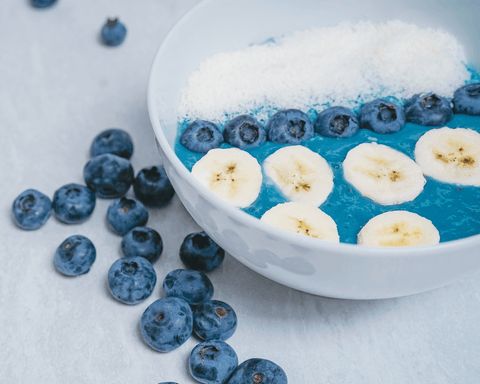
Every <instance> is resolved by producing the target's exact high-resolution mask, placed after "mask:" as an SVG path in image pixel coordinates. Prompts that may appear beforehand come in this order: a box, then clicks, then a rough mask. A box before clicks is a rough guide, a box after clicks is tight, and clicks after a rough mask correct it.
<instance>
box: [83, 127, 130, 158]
mask: <svg viewBox="0 0 480 384" xmlns="http://www.w3.org/2000/svg"><path fill="white" fill-rule="evenodd" d="M104 153H111V154H112V155H117V156H120V157H123V158H124V159H127V160H129V159H130V158H131V157H132V155H133V142H132V138H131V137H130V135H129V134H128V133H127V132H125V131H123V130H121V129H118V128H111V129H107V130H106V131H103V132H101V133H99V134H98V135H97V136H95V138H94V139H93V142H92V146H91V147H90V156H91V157H95V156H98V155H103V154H104Z"/></svg>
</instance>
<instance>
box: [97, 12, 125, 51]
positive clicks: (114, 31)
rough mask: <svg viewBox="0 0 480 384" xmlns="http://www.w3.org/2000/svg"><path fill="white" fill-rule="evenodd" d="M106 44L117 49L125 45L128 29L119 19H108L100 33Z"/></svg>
mask: <svg viewBox="0 0 480 384" xmlns="http://www.w3.org/2000/svg"><path fill="white" fill-rule="evenodd" d="M100 35H101V36H102V41H103V42H104V44H106V45H108V46H110V47H116V46H117V45H120V44H122V43H123V40H125V36H126V35H127V28H125V25H123V24H122V23H121V22H119V21H118V19H117V18H115V19H113V20H111V19H108V20H107V22H106V23H105V25H104V26H103V27H102V30H101V32H100Z"/></svg>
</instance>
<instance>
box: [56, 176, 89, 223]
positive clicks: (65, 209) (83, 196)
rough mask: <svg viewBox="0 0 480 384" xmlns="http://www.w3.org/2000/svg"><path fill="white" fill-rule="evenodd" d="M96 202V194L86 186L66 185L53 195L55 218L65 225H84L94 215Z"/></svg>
mask: <svg viewBox="0 0 480 384" xmlns="http://www.w3.org/2000/svg"><path fill="white" fill-rule="evenodd" d="M95 200H96V198H95V193H93V192H92V191H91V190H90V189H89V188H87V187H85V186H84V185H80V184H73V183H72V184H67V185H64V186H63V187H61V188H59V189H57V190H56V191H55V194H54V195H53V210H54V211H55V217H56V218H57V219H58V220H59V221H61V222H62V223H65V224H79V223H83V222H84V221H85V220H87V219H88V218H89V217H90V215H91V214H92V212H93V210H94V208H95Z"/></svg>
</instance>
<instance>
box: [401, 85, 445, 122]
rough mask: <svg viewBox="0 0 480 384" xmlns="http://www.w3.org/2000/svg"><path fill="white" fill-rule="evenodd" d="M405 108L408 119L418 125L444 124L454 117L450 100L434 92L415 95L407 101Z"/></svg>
mask: <svg viewBox="0 0 480 384" xmlns="http://www.w3.org/2000/svg"><path fill="white" fill-rule="evenodd" d="M403 108H404V110H405V116H406V118H407V121H408V122H410V123H414V124H418V125H424V126H437V125H444V124H446V123H448V122H449V121H450V120H452V119H453V110H452V108H451V107H450V100H449V99H446V98H445V97H439V96H437V95H435V94H434V93H428V94H425V95H422V94H418V95H414V96H413V97H411V98H410V99H408V100H407V101H406V102H405V105H404V106H403Z"/></svg>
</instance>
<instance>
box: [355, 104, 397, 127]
mask: <svg viewBox="0 0 480 384" xmlns="http://www.w3.org/2000/svg"><path fill="white" fill-rule="evenodd" d="M358 121H359V123H360V128H366V129H370V130H371V131H373V132H375V133H380V134H386V133H394V132H397V131H399V130H400V129H402V128H403V126H404V125H405V122H406V117H405V112H404V111H403V108H402V107H400V106H398V105H396V104H394V103H391V102H390V101H388V100H385V99H376V100H373V101H371V102H370V103H367V104H365V105H364V106H363V107H362V108H361V109H360V114H359V115H358Z"/></svg>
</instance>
